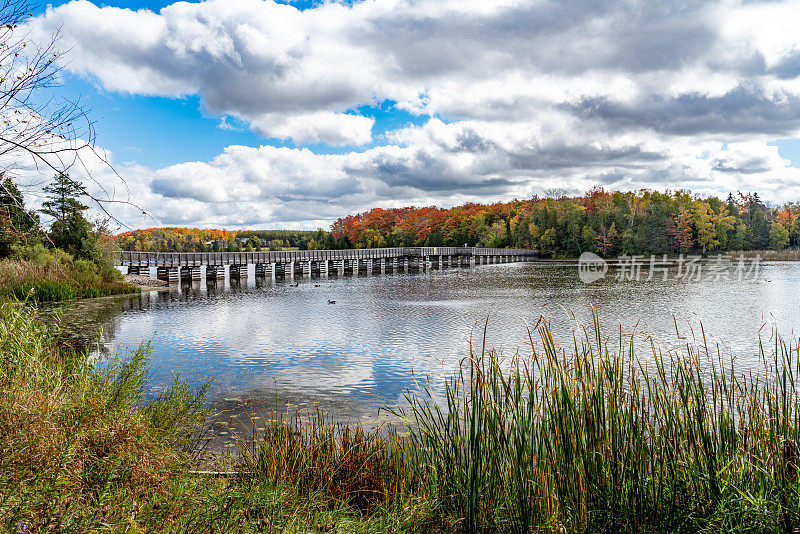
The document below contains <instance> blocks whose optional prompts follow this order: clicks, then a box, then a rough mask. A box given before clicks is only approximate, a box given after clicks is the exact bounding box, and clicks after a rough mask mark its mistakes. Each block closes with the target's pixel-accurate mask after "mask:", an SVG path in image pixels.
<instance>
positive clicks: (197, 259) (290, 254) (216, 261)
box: [116, 247, 538, 267]
mask: <svg viewBox="0 0 800 534" xmlns="http://www.w3.org/2000/svg"><path fill="white" fill-rule="evenodd" d="M537 254H538V251H537V250H535V249H513V248H476V247H395V248H362V249H345V250H271V251H263V252H141V251H135V250H123V251H119V252H117V258H116V259H117V265H125V266H131V265H132V266H140V267H145V266H156V267H199V266H201V265H211V266H220V265H246V264H250V263H289V262H298V261H299V262H304V261H325V260H347V259H379V258H396V257H429V256H448V255H449V256H515V257H520V256H536V255H537Z"/></svg>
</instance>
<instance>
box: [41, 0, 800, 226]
mask: <svg viewBox="0 0 800 534" xmlns="http://www.w3.org/2000/svg"><path fill="white" fill-rule="evenodd" d="M281 4H284V5H281ZM51 5H52V9H48V10H47V11H45V10H44V9H42V10H41V11H40V12H38V13H36V17H35V19H34V21H33V22H32V26H33V28H34V35H36V36H37V37H38V38H40V39H42V40H45V39H46V38H47V36H48V35H51V34H52V32H54V31H55V30H56V29H60V31H61V35H62V40H61V42H62V44H63V46H64V47H65V48H68V49H69V50H70V51H69V54H68V61H66V62H65V63H64V65H63V66H64V72H63V87H61V88H59V89H57V91H56V92H57V94H58V95H60V96H63V97H66V98H69V99H76V98H80V101H81V102H82V103H83V104H84V105H85V106H86V107H87V108H90V109H91V118H92V119H93V120H94V121H95V124H96V133H97V138H96V143H97V145H98V146H99V147H101V148H103V149H105V150H107V151H109V152H110V153H111V154H113V161H114V164H115V167H116V170H117V171H118V172H119V174H120V175H121V176H122V177H123V178H124V179H125V180H126V184H127V185H128V189H130V190H131V191H132V192H134V193H133V194H134V197H135V198H132V199H131V200H132V201H135V203H136V204H137V205H139V206H140V207H142V208H143V209H145V210H146V211H147V212H148V213H150V214H151V218H150V219H148V220H144V219H142V218H141V216H140V215H137V213H139V212H138V211H137V210H135V209H132V210H130V212H129V213H127V212H124V210H123V212H124V213H123V214H122V217H123V218H125V222H126V224H131V225H134V226H138V225H151V224H152V222H153V221H157V222H158V223H159V224H180V225H198V226H226V227H237V226H254V225H255V226H273V227H274V226H284V227H316V226H325V225H327V224H328V223H329V222H330V221H331V220H332V219H335V218H336V217H338V216H341V215H346V214H348V213H353V212H358V211H363V210H366V209H369V208H371V207H374V206H384V207H388V206H399V205H409V204H414V205H430V204H439V205H454V204H458V203H462V202H467V201H495V200H505V199H510V198H515V197H517V198H524V197H526V196H530V195H535V194H543V193H544V192H545V191H547V190H550V189H565V190H567V191H568V192H573V193H576V194H577V193H581V192H583V191H585V190H587V189H589V188H590V187H592V186H594V185H602V186H604V187H606V188H610V189H614V188H619V189H638V188H650V189H661V190H663V189H677V188H684V189H690V190H692V191H693V192H695V193H697V194H701V195H710V194H717V195H726V194H727V193H728V192H730V191H734V192H735V191H737V190H758V191H759V192H760V193H761V195H762V197H764V198H767V199H769V200H771V201H773V202H781V201H789V200H792V201H797V200H800V170H798V169H800V139H799V138H800V67H798V65H800V61H799V60H800V39H799V38H798V36H797V32H796V31H795V29H794V28H793V27H792V25H791V23H790V22H789V21H791V20H792V17H791V14H792V13H796V9H797V8H798V7H799V6H798V4H797V2H771V3H769V4H751V3H747V2H742V3H741V4H736V3H734V4H731V3H721V2H720V3H716V2H707V3H705V4H702V3H701V4H698V5H695V6H694V7H692V8H681V9H678V8H677V7H676V6H674V5H673V4H672V3H671V2H663V3H661V2H642V3H641V5H640V6H639V8H637V9H636V10H630V9H623V8H622V7H620V6H619V5H617V4H616V3H615V2H611V1H610V0H609V1H608V2H598V3H595V4H593V5H592V6H591V7H584V8H578V7H577V6H575V5H574V4H572V3H559V2H551V3H547V4H542V3H539V2H533V1H530V2H528V1H525V0H522V1H520V2H513V3H507V2H501V1H499V0H498V1H497V2H486V1H477V0H475V1H473V0H463V1H455V0H441V1H440V2H433V3H431V2H423V1H420V0H398V1H397V2H388V1H384V0H375V1H370V2H364V3H360V2H349V3H331V2H323V1H315V2H273V1H272V0H263V1H262V0H240V1H237V2H230V1H227V2H226V1H223V0H210V1H206V2H197V3H192V4H188V3H180V4H172V3H170V2H166V1H149V2H135V1H120V2H92V3H89V2H88V1H87V0H73V1H71V2H54V3H52V4H51ZM144 10H149V11H144ZM88 167H89V168H88V169H86V172H87V173H91V172H92V165H91V164H89V165H88ZM75 172H79V171H78V170H76V171H75ZM95 172H104V171H102V169H101V168H100V167H97V166H96V167H95ZM87 176H88V175H87ZM92 178H93V179H97V177H95V176H92ZM116 190H119V188H117V189H115V191H116Z"/></svg>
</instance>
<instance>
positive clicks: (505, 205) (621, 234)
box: [331, 187, 800, 257]
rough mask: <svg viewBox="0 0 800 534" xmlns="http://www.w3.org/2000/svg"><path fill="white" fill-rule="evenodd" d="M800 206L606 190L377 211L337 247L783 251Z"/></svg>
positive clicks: (546, 252) (339, 227)
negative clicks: (486, 203) (451, 205)
mask: <svg viewBox="0 0 800 534" xmlns="http://www.w3.org/2000/svg"><path fill="white" fill-rule="evenodd" d="M798 215H800V204H797V203H787V204H784V205H782V206H780V207H771V206H768V205H767V204H765V203H764V202H762V200H761V199H760V197H759V195H758V193H743V192H739V193H736V194H729V195H728V196H727V198H726V199H725V200H721V199H720V198H717V197H700V196H698V195H692V194H691V193H690V192H688V191H684V190H679V191H666V192H658V191H650V190H641V191H630V192H623V191H605V190H604V189H603V188H600V187H596V188H594V189H591V190H590V191H588V192H587V193H586V194H584V195H582V196H572V197H571V196H567V195H559V196H551V197H548V198H540V197H534V198H531V199H526V200H513V201H511V202H499V203H495V204H490V205H481V204H465V205H463V206H456V207H453V208H449V209H442V208H437V207H425V208H414V207H407V208H397V209H380V208H376V209H373V210H370V211H368V212H365V213H361V214H358V215H352V216H347V217H343V218H340V219H338V220H337V221H335V222H334V223H333V225H332V227H331V241H332V242H334V243H337V244H339V243H342V242H344V244H345V245H346V246H352V247H355V248H361V247H384V246H388V247H394V246H477V247H501V248H502V247H517V248H523V247H524V248H538V249H540V251H541V253H542V255H543V256H545V257H576V256H579V255H580V254H581V253H583V252H587V251H588V252H594V253H597V254H601V255H604V256H616V255H621V254H628V255H635V254H648V255H649V254H670V253H706V254H707V253H716V252H723V251H730V250H764V249H773V250H783V249H786V248H788V247H797V246H798V245H800V219H798Z"/></svg>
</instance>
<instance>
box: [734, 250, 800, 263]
mask: <svg viewBox="0 0 800 534" xmlns="http://www.w3.org/2000/svg"><path fill="white" fill-rule="evenodd" d="M729 256H731V257H734V258H738V257H740V256H741V257H744V258H761V259H762V260H764V261H800V250H793V249H786V250H745V251H741V252H731V253H729Z"/></svg>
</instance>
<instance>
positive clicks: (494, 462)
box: [406, 314, 800, 532]
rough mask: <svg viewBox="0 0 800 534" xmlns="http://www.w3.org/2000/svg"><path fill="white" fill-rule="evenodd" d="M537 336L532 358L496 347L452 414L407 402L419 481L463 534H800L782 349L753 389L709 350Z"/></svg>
mask: <svg viewBox="0 0 800 534" xmlns="http://www.w3.org/2000/svg"><path fill="white" fill-rule="evenodd" d="M529 334H530V338H531V342H530V344H531V348H532V356H531V357H530V358H523V357H520V356H519V355H517V356H514V357H512V358H509V359H506V360H503V359H502V358H500V356H499V355H498V353H497V352H496V351H493V350H486V348H485V347H483V348H481V350H480V353H477V354H472V356H471V357H470V358H468V359H466V360H465V361H464V362H463V365H462V367H461V370H460V372H459V373H458V374H457V375H456V376H454V377H453V378H452V379H450V380H449V381H447V383H446V385H445V389H444V395H443V400H439V401H437V400H436V397H435V396H434V395H433V393H432V392H431V390H430V389H428V390H427V395H422V396H413V395H408V397H407V400H408V403H409V404H410V415H411V417H412V419H413V426H412V432H411V439H410V443H409V444H408V445H407V451H406V455H407V458H408V459H407V467H408V470H409V473H413V476H414V477H416V478H417V479H419V480H423V481H424V483H425V484H426V485H427V492H428V493H429V494H430V495H431V496H432V498H433V500H434V501H435V502H436V503H438V505H439V506H440V507H441V509H442V511H443V513H446V514H449V515H452V516H454V517H456V518H458V519H460V520H462V521H463V523H462V525H463V528H464V530H466V531H477V530H483V529H486V530H502V531H517V532H522V531H531V530H534V531H536V530H543V531H548V530H550V529H560V528H562V527H563V528H566V529H567V530H568V531H587V530H588V531H598V530H599V531H626V532H644V531H670V532H674V531H685V532H695V531H698V530H704V531H714V532H717V531H725V530H727V531H737V532H741V531H748V530H749V531H753V532H765V531H775V532H780V531H782V532H792V531H794V529H796V528H797V527H798V526H799V525H800V479H799V478H798V459H799V457H800V448H798V444H800V436H798V434H799V433H800V424H799V422H798V392H797V384H795V381H796V377H797V376H798V371H800V368H799V367H798V365H799V361H798V347H797V346H796V345H794V344H786V343H785V342H784V341H783V339H782V338H781V337H780V336H778V335H777V334H776V335H775V336H774V338H773V339H772V343H771V345H770V347H769V350H767V348H766V347H764V346H763V345H762V349H761V352H760V354H759V356H758V360H759V361H760V365H761V369H760V371H761V372H760V373H758V374H756V373H746V374H742V373H737V372H736V368H735V366H734V365H733V363H732V362H731V361H730V360H726V359H725V358H723V357H722V355H721V351H719V350H718V349H717V347H710V346H709V344H708V343H706V341H705V338H703V340H702V342H701V343H699V344H693V343H686V344H685V345H683V346H682V347H680V348H677V349H672V350H667V349H665V348H664V347H662V346H661V345H659V344H657V343H656V342H655V341H653V340H652V339H650V340H648V341H647V343H646V344H645V345H643V346H637V345H635V337H634V336H629V337H624V336H622V335H621V334H620V335H618V336H615V338H614V339H613V340H609V339H607V338H605V337H604V336H603V335H602V333H601V329H600V325H599V320H598V318H597V316H596V314H593V323H592V324H591V325H590V326H589V327H588V328H575V329H574V330H573V333H572V337H571V339H570V343H569V345H568V346H566V347H565V346H561V345H559V344H558V343H557V342H556V339H555V338H554V336H553V333H552V331H551V329H550V327H549V325H548V324H547V323H546V322H540V323H538V324H537V325H536V327H535V328H534V329H533V330H532V331H531V332H529ZM409 476H412V475H411V474H409Z"/></svg>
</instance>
